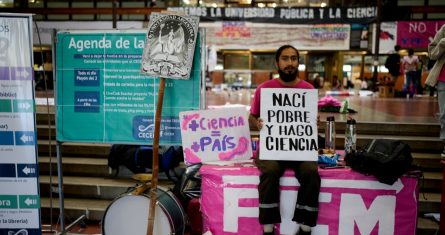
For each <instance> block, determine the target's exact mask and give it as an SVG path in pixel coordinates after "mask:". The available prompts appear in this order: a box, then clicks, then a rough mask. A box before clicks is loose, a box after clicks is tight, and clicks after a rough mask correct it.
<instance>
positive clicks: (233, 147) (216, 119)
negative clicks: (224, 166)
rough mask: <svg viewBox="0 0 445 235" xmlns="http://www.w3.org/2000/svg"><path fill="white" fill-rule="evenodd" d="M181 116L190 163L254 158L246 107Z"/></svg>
mask: <svg viewBox="0 0 445 235" xmlns="http://www.w3.org/2000/svg"><path fill="white" fill-rule="evenodd" d="M179 115H180V120H181V134H182V146H183V149H184V160H185V163H186V164H187V165H191V164H196V163H201V162H212V161H240V160H248V159H250V158H251V157H252V148H251V140H250V129H249V119H248V115H247V111H246V109H245V108H244V107H239V108H222V109H214V110H200V111H187V112H181V113H180V114H179Z"/></svg>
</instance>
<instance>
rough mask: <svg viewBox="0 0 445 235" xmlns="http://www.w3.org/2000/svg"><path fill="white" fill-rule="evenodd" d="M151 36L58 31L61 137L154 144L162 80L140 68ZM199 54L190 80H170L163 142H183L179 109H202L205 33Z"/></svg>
mask: <svg viewBox="0 0 445 235" xmlns="http://www.w3.org/2000/svg"><path fill="white" fill-rule="evenodd" d="M145 39H146V31H144V30H120V31H112V30H109V31H92V30H89V31H61V32H58V33H57V43H56V75H57V81H58V82H57V92H56V118H57V119H56V120H57V122H56V137H57V140H58V141H62V142H65V141H75V142H96V143H128V144H151V143H152V142H153V137H154V134H153V132H154V116H155V112H156V102H157V97H158V94H157V93H158V90H159V89H158V88H159V79H158V78H157V77H153V76H148V75H146V74H143V73H141V71H140V69H141V59H142V51H143V49H144V46H145ZM194 53H195V55H194V60H193V64H192V65H193V66H192V69H191V72H190V79H189V80H183V79H176V80H173V79H171V80H168V81H167V82H166V84H165V94H164V100H163V103H164V107H163V111H162V120H161V127H160V140H159V141H160V144H161V145H180V144H181V133H180V128H179V116H178V115H179V112H181V111H185V110H196V109H199V108H200V89H201V88H200V84H201V81H200V79H201V76H200V75H201V74H200V62H201V61H200V58H201V57H200V40H199V37H198V40H197V42H196V47H195V50H194ZM185 91H186V92H185Z"/></svg>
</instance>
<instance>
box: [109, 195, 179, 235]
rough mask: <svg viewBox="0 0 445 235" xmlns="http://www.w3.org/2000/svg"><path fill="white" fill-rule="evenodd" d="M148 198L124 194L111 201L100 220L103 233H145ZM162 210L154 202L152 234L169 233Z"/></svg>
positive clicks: (116, 234)
mask: <svg viewBox="0 0 445 235" xmlns="http://www.w3.org/2000/svg"><path fill="white" fill-rule="evenodd" d="M149 205H150V199H149V198H148V197H147V196H146V195H126V196H123V197H120V198H118V199H116V200H115V201H113V202H112V203H111V205H110V206H109V207H108V208H107V211H106V212H105V215H104V219H103V221H102V232H103V234H104V235H125V234H131V235H146V234H147V226H148V210H149V209H148V208H149ZM171 231H172V229H171V225H170V222H169V219H168V218H167V216H166V215H165V213H164V211H163V210H162V209H161V208H160V206H159V205H158V204H156V213H155V221H154V229H153V234H157V235H161V234H162V235H167V234H171Z"/></svg>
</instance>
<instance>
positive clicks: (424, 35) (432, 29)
mask: <svg viewBox="0 0 445 235" xmlns="http://www.w3.org/2000/svg"><path fill="white" fill-rule="evenodd" d="M443 24H445V21H399V22H397V44H399V45H400V46H401V47H402V48H413V49H416V48H419V49H426V48H428V44H429V43H430V42H431V41H432V40H433V38H434V35H436V32H437V31H439V29H440V27H441V26H442V25H443Z"/></svg>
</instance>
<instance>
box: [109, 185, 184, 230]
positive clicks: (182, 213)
mask: <svg viewBox="0 0 445 235" xmlns="http://www.w3.org/2000/svg"><path fill="white" fill-rule="evenodd" d="M147 190H150V189H147ZM157 190H161V191H162V192H163V193H164V194H167V195H168V196H169V198H171V199H173V200H174V202H175V204H176V206H177V208H179V211H180V212H181V218H183V219H184V223H183V228H182V234H184V232H185V226H186V225H187V218H186V215H185V211H184V208H182V204H180V202H179V200H178V198H176V196H175V195H174V194H173V192H172V191H171V190H169V189H165V188H164V187H161V186H158V187H157ZM169 192H170V193H169ZM126 196H142V197H145V198H148V200H150V197H149V195H147V194H146V193H141V194H139V195H134V194H131V192H130V193H128V192H127V193H122V194H120V195H119V196H118V197H116V198H115V199H113V201H111V202H110V204H109V205H108V206H107V209H105V212H104V215H103V216H102V223H101V224H102V226H101V227H102V235H106V233H105V216H106V215H107V212H108V210H109V209H110V208H111V206H112V205H113V203H114V202H116V201H117V200H119V199H121V198H123V197H126ZM158 197H159V194H158V192H156V204H157V205H159V207H160V208H161V210H162V211H163V212H164V215H166V217H167V219H168V221H169V226H170V231H171V232H172V234H176V232H177V231H176V230H177V229H176V228H175V224H174V221H173V218H172V216H171V215H170V214H169V213H168V210H167V209H166V207H165V206H164V205H162V203H160V202H159V200H158Z"/></svg>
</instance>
